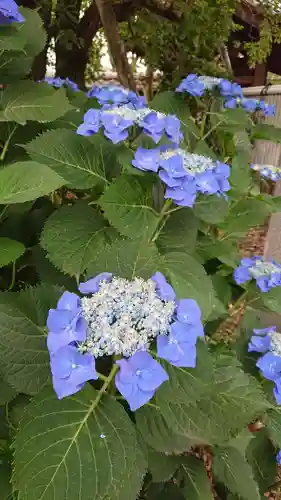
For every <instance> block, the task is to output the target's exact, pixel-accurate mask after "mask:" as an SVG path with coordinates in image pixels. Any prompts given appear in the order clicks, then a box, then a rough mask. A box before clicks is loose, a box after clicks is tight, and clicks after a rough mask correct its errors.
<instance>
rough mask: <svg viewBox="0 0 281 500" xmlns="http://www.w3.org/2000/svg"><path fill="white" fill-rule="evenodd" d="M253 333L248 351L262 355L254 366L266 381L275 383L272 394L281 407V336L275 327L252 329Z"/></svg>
mask: <svg viewBox="0 0 281 500" xmlns="http://www.w3.org/2000/svg"><path fill="white" fill-rule="evenodd" d="M253 332H254V335H253V336H252V337H251V339H250V342H249V345H248V351H249V352H258V353H263V356H261V357H260V358H259V359H258V361H257V363H256V366H257V367H258V368H259V369H260V370H261V372H262V374H263V376H264V377H265V378H266V379H268V380H270V381H272V382H274V383H275V387H274V389H273V394H274V396H275V399H276V402H277V403H278V404H279V405H281V334H280V333H279V332H277V331H276V326H271V327H269V328H262V329H254V330H253Z"/></svg>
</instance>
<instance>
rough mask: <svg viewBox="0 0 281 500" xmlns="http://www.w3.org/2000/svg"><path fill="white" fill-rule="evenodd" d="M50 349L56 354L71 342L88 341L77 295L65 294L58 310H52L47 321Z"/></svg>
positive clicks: (58, 305)
mask: <svg viewBox="0 0 281 500" xmlns="http://www.w3.org/2000/svg"><path fill="white" fill-rule="evenodd" d="M47 327H48V331H49V333H48V339H47V343H48V349H49V351H50V352H52V353H55V352H56V351H57V350H58V349H60V348H61V347H63V346H67V345H68V344H70V343H71V342H78V341H83V340H85V339H86V321H85V319H84V318H83V317H82V309H81V300H80V298H79V297H78V295H76V294H75V293H70V292H64V294H63V295H62V297H61V298H60V300H59V301H58V304H57V308H56V309H50V311H49V314H48V319H47Z"/></svg>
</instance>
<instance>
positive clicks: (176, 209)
mask: <svg viewBox="0 0 281 500" xmlns="http://www.w3.org/2000/svg"><path fill="white" fill-rule="evenodd" d="M183 208H186V207H176V208H171V210H168V211H167V212H166V214H165V215H171V214H173V213H174V212H178V211H179V210H182V209H183Z"/></svg>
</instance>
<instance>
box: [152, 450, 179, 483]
mask: <svg viewBox="0 0 281 500" xmlns="http://www.w3.org/2000/svg"><path fill="white" fill-rule="evenodd" d="M180 463H181V459H180V458H179V457H176V456H172V455H167V454H165V453H159V452H157V451H153V450H151V451H149V452H148V470H149V472H150V474H151V475H152V481H153V482H154V483H163V482H165V481H168V480H169V479H171V477H172V476H173V475H174V474H175V472H176V470H177V469H178V468H179V467H180Z"/></svg>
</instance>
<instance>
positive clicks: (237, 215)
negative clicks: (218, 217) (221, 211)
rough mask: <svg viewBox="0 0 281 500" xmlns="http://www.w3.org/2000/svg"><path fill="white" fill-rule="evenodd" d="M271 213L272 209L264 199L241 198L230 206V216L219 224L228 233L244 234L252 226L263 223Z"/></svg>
mask: <svg viewBox="0 0 281 500" xmlns="http://www.w3.org/2000/svg"><path fill="white" fill-rule="evenodd" d="M269 214H270V209H269V207H268V205H267V204H266V203H265V202H264V201H262V200H255V199H248V200H240V201H238V202H237V203H234V204H233V205H232V207H230V210H229V214H228V216H227V217H226V219H225V220H224V222H223V223H220V224H219V226H220V228H222V229H223V230H224V231H225V232H226V233H228V234H236V235H238V236H240V235H241V236H242V235H243V234H245V233H246V232H247V231H248V230H249V229H250V228H251V227H254V226H257V225H258V224H263V223H264V221H265V219H266V218H267V217H268V215H269Z"/></svg>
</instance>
